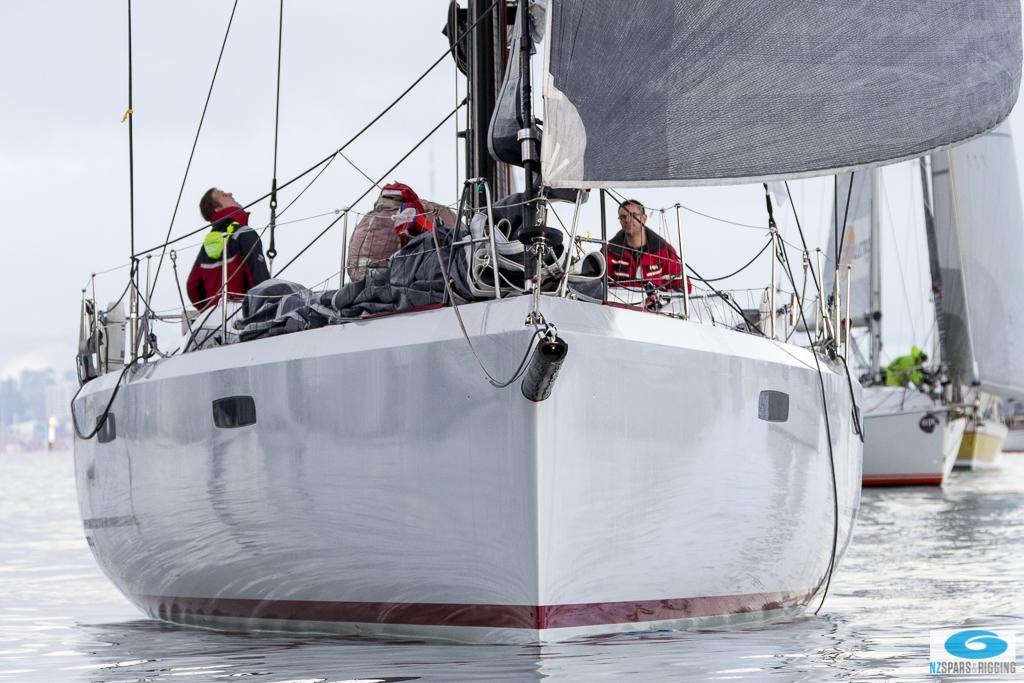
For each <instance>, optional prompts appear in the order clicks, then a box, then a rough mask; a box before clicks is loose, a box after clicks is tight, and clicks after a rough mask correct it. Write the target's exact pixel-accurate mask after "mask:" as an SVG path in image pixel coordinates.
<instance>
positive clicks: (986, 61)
mask: <svg viewBox="0 0 1024 683" xmlns="http://www.w3.org/2000/svg"><path fill="white" fill-rule="evenodd" d="M549 16H550V22H549V30H548V42H549V45H548V49H547V60H546V66H547V69H546V78H545V84H544V94H545V113H544V121H545V131H544V139H543V152H542V168H543V174H544V181H545V183H546V184H548V185H552V186H561V187H602V186H620V187H621V186H630V185H646V186H650V185H659V184H663V185H687V184H703V183H735V182H742V181H745V180H751V179H759V180H761V179H765V178H772V177H799V176H806V175H817V174H825V173H835V172H837V171H839V170H849V169H852V168H856V167H861V166H866V165H873V164H879V163H883V162H887V161H892V160H896V159H904V158H911V157H916V156H920V155H922V154H925V153H927V152H928V151H929V150H933V149H937V148H940V147H943V146H945V145H950V144H953V143H956V142H959V141H962V140H965V139H967V138H970V137H972V136H974V135H978V134H979V133H982V132H984V131H986V130H989V129H990V128H992V127H994V126H995V125H997V124H998V123H999V122H1000V121H1002V120H1003V119H1004V118H1005V117H1006V115H1007V114H1008V113H1009V112H1010V109H1011V108H1012V107H1013V104H1014V102H1015V101H1016V98H1017V91H1018V88H1019V85H1020V70H1021V35H1020V34H1021V28H1020V27H1021V18H1020V2H1019V0H934V1H931V2H892V1H891V0H859V1H858V0H854V1H852V2H851V1H845V2H837V1H832V2H802V1H799V0H772V1H771V2H769V1H767V0H701V1H699V2H698V1H697V0H635V1H634V2H629V3H625V2H620V1H618V0H552V2H551V4H550V8H549Z"/></svg>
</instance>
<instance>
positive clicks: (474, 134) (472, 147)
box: [466, 0, 505, 197]
mask: <svg viewBox="0 0 1024 683" xmlns="http://www.w3.org/2000/svg"><path fill="white" fill-rule="evenodd" d="M491 4H492V3H491V2H488V1H487V0H469V16H468V25H469V26H473V25H474V24H476V26H474V28H473V33H472V35H471V36H470V40H469V41H468V43H469V63H468V67H469V73H468V74H467V83H468V86H469V87H468V90H469V134H468V135H467V137H466V157H467V159H466V160H467V163H466V177H467V178H486V179H487V184H488V186H489V187H490V188H491V192H492V193H493V194H494V195H495V196H496V197H500V196H501V193H499V192H498V190H499V184H498V181H499V173H498V162H497V161H496V160H494V159H493V158H492V157H491V155H490V152H489V151H488V149H487V135H488V131H489V130H490V124H491V115H492V114H493V113H494V104H495V101H496V99H497V92H498V84H499V83H500V79H501V74H502V65H503V61H504V59H503V58H502V56H501V54H500V50H501V49H502V48H501V44H502V43H504V23H505V16H504V15H505V12H504V10H505V5H504V2H499V3H498V5H497V6H495V7H494V9H490V8H491ZM488 12H490V14H489V15H488V16H484V15H485V14H487V13H488ZM481 17H483V19H482V20H481ZM477 22H479V23H477ZM499 40H500V42H499Z"/></svg>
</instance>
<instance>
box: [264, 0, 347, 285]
mask: <svg viewBox="0 0 1024 683" xmlns="http://www.w3.org/2000/svg"><path fill="white" fill-rule="evenodd" d="M280 8H281V9H280V12H279V13H278V23H277V91H276V94H275V96H274V174H273V177H272V179H271V181H270V245H269V246H268V247H267V262H268V263H267V270H268V271H269V272H270V274H271V275H273V272H274V257H275V256H277V246H276V245H275V242H274V232H275V228H276V227H277V134H278V129H279V122H280V120H281V42H282V37H283V36H284V0H281V1H280ZM339 153H340V152H339Z"/></svg>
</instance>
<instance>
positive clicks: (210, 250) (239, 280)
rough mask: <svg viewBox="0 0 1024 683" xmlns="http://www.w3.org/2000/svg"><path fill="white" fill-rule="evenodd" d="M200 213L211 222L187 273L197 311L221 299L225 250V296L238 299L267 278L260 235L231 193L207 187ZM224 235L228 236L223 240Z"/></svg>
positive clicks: (193, 303) (268, 273) (267, 272)
mask: <svg viewBox="0 0 1024 683" xmlns="http://www.w3.org/2000/svg"><path fill="white" fill-rule="evenodd" d="M199 213H201V214H202V215H203V218H204V219H205V220H207V221H208V222H209V223H210V227H211V230H210V232H209V233H208V234H207V235H206V238H205V239H204V240H203V246H202V248H201V249H200V250H199V253H198V254H197V255H196V262H195V264H194V265H193V266H192V272H191V273H189V276H188V298H189V299H191V300H192V305H193V306H195V307H196V308H197V309H199V310H200V311H201V310H203V309H205V308H209V307H210V306H215V305H217V302H219V301H220V294H221V285H222V284H223V280H222V279H221V273H222V272H223V267H224V249H225V248H227V259H228V295H229V298H231V299H240V298H241V297H242V295H244V294H245V293H246V292H248V291H249V290H250V289H252V288H253V287H254V286H256V285H258V284H259V283H261V282H263V281H264V280H266V279H268V278H269V277H270V272H269V271H268V270H267V262H266V260H265V259H264V258H263V245H262V243H261V242H260V237H259V235H257V234H256V231H255V230H253V229H252V228H250V227H249V214H248V213H247V212H246V211H245V210H244V209H242V207H241V205H240V204H239V203H238V202H237V201H235V197H234V195H232V194H231V193H230V192H224V191H222V190H218V189H217V188H215V187H212V188H210V189H209V190H207V191H206V193H205V194H204V195H203V197H202V199H200V200H199ZM225 235H226V236H227V239H225Z"/></svg>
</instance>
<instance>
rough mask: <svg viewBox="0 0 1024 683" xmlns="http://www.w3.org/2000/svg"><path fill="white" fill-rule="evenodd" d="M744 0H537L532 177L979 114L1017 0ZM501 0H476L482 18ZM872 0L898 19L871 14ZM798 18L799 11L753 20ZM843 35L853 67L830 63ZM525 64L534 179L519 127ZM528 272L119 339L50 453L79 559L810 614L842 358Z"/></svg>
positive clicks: (849, 447) (421, 597)
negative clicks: (61, 453) (374, 304)
mask: <svg viewBox="0 0 1024 683" xmlns="http://www.w3.org/2000/svg"><path fill="white" fill-rule="evenodd" d="M746 4H747V5H749V8H748V9H752V10H754V9H757V10H758V11H751V12H749V13H744V12H742V11H739V10H738V9H737V5H736V3H735V2H729V3H725V2H720V3H712V4H710V5H707V6H704V7H702V9H701V12H700V17H701V21H696V22H695V21H693V20H692V19H693V18H694V13H693V7H692V4H691V3H688V2H682V1H676V2H653V3H645V4H643V5H642V6H637V7H632V8H631V11H630V12H629V13H628V15H623V13H622V12H621V7H620V6H619V5H618V3H611V2H606V1H601V2H595V1H594V0H586V2H583V1H582V0H552V2H551V3H550V4H549V14H548V19H547V36H548V40H547V48H546V50H545V53H546V55H545V73H544V96H545V101H546V108H545V122H546V123H545V128H544V134H543V143H542V144H543V152H542V154H541V156H540V159H541V166H540V169H539V170H540V171H541V174H542V175H541V176H540V177H541V179H542V182H543V184H544V185H545V186H550V187H581V188H605V187H621V186H631V185H643V184H659V183H662V184H669V183H671V184H685V183H695V182H706V181H708V180H711V181H715V182H736V181H737V180H740V179H750V178H760V177H767V176H779V177H787V176H789V177H796V176H800V175H806V174H811V173H831V172H833V171H834V170H835V169H837V168H841V167H847V166H857V165H862V164H871V163H876V162H878V161H880V160H882V159H894V158H903V157H908V156H916V155H919V154H921V153H924V152H926V151H927V150H928V149H931V148H934V147H937V146H942V145H947V144H951V143H953V142H956V141H957V140H960V139H963V138H965V137H969V136H971V135H974V134H976V133H978V132H980V131H982V130H984V129H985V128H987V127H989V126H991V125H993V124H994V123H995V122H996V121H998V120H1000V119H1002V118H1003V117H1005V116H1006V114H1007V113H1008V111H1009V108H1010V106H1011V105H1012V103H1013V102H1014V100H1015V98H1016V92H1017V88H1018V84H1019V77H1020V35H1019V34H1020V32H1019V7H1017V6H1016V5H1011V4H1009V3H1004V2H986V3H980V4H973V5H972V6H971V7H970V8H969V12H968V9H964V10H962V11H961V10H954V11H950V12H948V13H942V14H941V16H938V17H936V16H932V15H931V14H929V13H927V12H918V11H917V10H914V9H913V8H910V9H907V8H899V9H894V8H891V6H889V5H888V4H887V3H883V2H877V3H872V5H873V6H872V7H868V8H865V7H861V6H858V7H856V8H850V9H849V10H845V9H840V8H838V6H828V7H820V8H817V7H810V6H805V4H804V3H790V4H789V6H788V10H789V11H783V10H784V9H785V8H781V7H780V6H779V5H778V3H771V4H770V5H769V4H767V3H756V2H755V3H746ZM982 5H983V6H982ZM493 6H494V5H493V4H491V5H490V6H488V5H487V4H485V3H483V2H477V1H476V0H473V2H471V3H470V7H469V17H470V21H471V24H472V25H474V26H478V29H477V32H476V33H474V38H478V37H479V36H480V33H479V30H480V29H479V27H480V26H483V25H485V24H481V23H480V21H479V20H480V19H483V18H485V17H486V16H487V13H488V12H489V11H490V9H489V8H490V7H493ZM504 6H505V5H504V4H503V3H502V4H501V7H504ZM525 10H526V3H525V2H520V3H519V15H520V16H522V15H523V14H525ZM497 14H498V13H496V14H495V16H497ZM885 17H888V18H890V19H893V20H894V21H882V22H881V23H880V24H878V23H876V22H875V20H876V19H879V18H885ZM1008 17H1010V19H1013V17H1016V19H1013V20H1010V19H1008ZM895 20H899V21H895ZM945 22H951V23H950V27H948V28H952V26H955V27H956V29H957V30H956V31H955V32H954V31H952V30H946V28H943V27H944V26H945ZM878 25H882V26H887V27H890V29H891V30H892V35H889V36H886V37H885V39H884V40H879V39H878V38H877V36H875V35H874V34H875V32H876V31H877V30H878V29H877V26H878ZM965 25H967V26H968V27H969V28H970V31H969V33H970V34H971V36H972V37H971V40H969V41H966V42H964V43H962V44H961V45H960V47H959V48H957V47H956V46H953V45H940V46H938V47H937V48H936V50H935V54H934V55H932V57H934V58H929V59H926V60H924V62H922V61H921V57H922V55H921V52H920V51H921V50H922V49H926V47H923V46H927V45H929V44H935V41H934V36H936V35H960V36H962V35H964V26H965ZM794 27H796V28H795V29H794ZM830 27H831V28H830ZM840 27H841V29H842V30H840ZM971 27H973V28H971ZM498 28H499V29H503V24H501V23H499V24H498ZM794 30H796V31H797V32H798V33H802V34H806V35H812V34H813V35H816V36H817V37H816V38H815V39H814V40H809V41H791V40H788V39H781V40H778V41H776V40H773V39H772V38H774V37H778V36H780V35H790V34H791V33H792V31H794ZM524 33H525V32H524ZM918 34H920V35H922V36H926V37H927V40H913V41H911V39H913V38H914V37H915V36H917V35H918ZM757 36H763V38H764V40H765V41H766V43H765V46H764V47H765V48H767V47H768V46H769V45H770V47H771V49H770V50H769V49H763V50H761V49H757V48H756V46H755V45H754V44H753V43H752V42H751V41H752V39H754V38H756V37H757ZM829 36H831V38H829ZM857 36H860V38H861V40H859V41H858V40H857ZM524 39H525V36H524ZM908 42H912V43H913V44H914V45H915V47H914V48H913V50H912V51H909V50H907V51H901V49H900V48H899V46H902V45H905V44H907V43H908ZM882 43H884V45H883V44H882ZM868 46H872V47H871V48H870V49H872V50H874V51H875V52H874V54H875V55H876V56H877V59H878V61H877V64H875V63H874V62H865V61H864V60H862V59H859V60H854V59H842V58H836V59H826V58H824V57H836V56H837V55H840V56H841V54H845V52H848V51H850V50H854V51H859V50H862V49H867V47H868ZM638 47H643V49H640V50H638V49H637V48H638ZM674 47H677V48H678V49H674ZM976 51H977V52H976ZM484 52H486V50H485V51H484ZM526 52H527V53H528V50H527V51H526ZM492 54H493V52H492ZM515 54H516V52H515V47H513V52H512V55H513V58H514V57H515ZM475 55H476V56H475V57H472V58H471V61H478V60H480V59H482V58H483V57H482V55H483V53H482V52H480V51H479V50H477V51H475ZM1000 60H1002V61H1000ZM523 62H524V64H523V66H524V68H523V69H521V70H520V71H519V75H520V76H522V77H523V79H522V80H523V83H522V84H521V86H520V90H519V92H518V93H517V94H518V95H520V96H521V97H520V99H521V101H522V102H523V103H524V104H523V106H522V107H521V108H519V111H518V114H519V115H521V116H522V123H521V126H520V129H519V131H518V138H519V140H520V141H522V142H523V144H524V146H523V148H522V150H523V162H524V166H525V167H526V177H527V180H528V181H530V180H531V179H532V177H533V175H532V174H533V171H535V170H537V169H536V166H537V164H536V161H537V156H536V155H535V148H534V146H533V145H534V141H535V138H536V136H537V135H538V132H537V128H536V126H535V124H534V122H533V120H532V115H531V111H530V108H529V101H530V91H529V82H530V79H529V70H528V63H529V60H528V59H524V60H523ZM920 63H927V64H928V74H927V77H926V78H919V77H918V76H920V74H918V73H917V72H916V67H915V65H916V64H920ZM995 63H1005V68H1004V69H1002V70H1000V69H993V68H992V65H993V64H995ZM808 65H813V66H814V68H812V69H810V70H809V69H808ZM981 65H984V67H983V68H982V66H981ZM819 69H822V71H821V72H819V71H818V70H819ZM851 69H853V70H854V71H855V72H856V73H853V72H851ZM698 71H699V75H698ZM474 72H475V73H476V74H477V75H478V76H479V72H478V71H477V70H474ZM510 72H512V73H514V72H515V69H510ZM894 74H897V75H898V74H902V77H899V76H897V77H896V78H895V80H894V78H893V77H894ZM483 80H484V81H486V80H487V79H486V78H484V79H483ZM837 83H840V84H844V85H845V89H842V90H840V91H837V88H836V84H837ZM893 83H896V84H898V86H899V87H898V88H897V89H896V90H895V91H894V90H892V88H891V85H892V84H893ZM766 84H770V85H766ZM935 84H942V87H941V88H939V89H938V90H936V85H935ZM627 86H628V87H627ZM478 87H479V84H478V83H476V84H472V86H471V98H473V99H474V107H477V108H479V107H480V106H481V101H482V98H481V97H480V96H475V95H474V92H479V91H478V90H477V91H474V90H473V88H478ZM766 88H767V90H766ZM769 91H770V92H769ZM953 91H956V92H953ZM608 93H613V94H614V93H620V94H621V95H620V96H617V97H616V98H612V100H610V99H609V97H608ZM757 93H761V94H762V95H765V96H764V97H757ZM790 95H792V96H793V97H792V98H791V97H790ZM968 95H972V96H971V97H968ZM752 98H753V99H754V100H757V101H758V102H759V104H758V105H757V106H752V101H753V100H752ZM950 98H951V99H950ZM613 100H614V101H613ZM947 100H948V101H949V102H956V103H957V106H956V107H950V106H943V105H942V103H943V102H947ZM964 101H971V102H975V103H977V104H978V106H977V107H976V108H975V109H974V110H973V111H970V112H965V111H964V109H963V107H961V106H960V103H962V102H964ZM711 102H715V104H714V106H713V109H714V111H716V112H719V113H714V114H709V113H707V112H708V107H709V104H710V103H711ZM907 102H912V103H913V107H909V108H906V110H905V111H904V108H903V104H904V103H907ZM922 102H929V103H931V104H933V105H934V106H924V107H922V105H921V103H922ZM795 103H799V105H800V106H801V107H805V108H806V109H807V112H808V114H809V115H808V116H798V115H794V111H793V108H792V107H793V106H794V104H795ZM893 105H895V106H893ZM882 110H885V111H882ZM922 110H923V111H924V112H926V115H925V116H922V114H921V112H922ZM721 112H731V116H729V117H723V116H720V115H719V114H720V113H721ZM812 113H813V116H811V115H810V114H812ZM851 117H853V118H858V120H861V121H862V123H863V124H864V125H863V126H859V125H858V126H852V125H850V121H851ZM471 118H474V117H471ZM727 119H728V120H727ZM812 119H817V120H813V121H812ZM922 119H927V120H926V121H922ZM475 120H476V123H475V124H474V125H475V126H476V128H475V133H474V135H476V136H478V137H477V138H476V139H477V141H479V140H480V139H482V138H481V137H479V133H480V130H479V121H480V119H475ZM484 120H486V119H484ZM683 138H686V140H684V139H683ZM477 144H479V142H477ZM623 150H629V151H630V154H629V155H628V156H626V155H623ZM754 150H756V151H754ZM474 170H476V169H474ZM484 177H486V176H484ZM480 184H481V183H477V182H476V181H474V183H473V185H474V186H477V187H478V186H479V185H480ZM490 184H491V186H494V183H493V182H491V183H490ZM527 187H528V192H529V191H530V190H531V189H535V188H531V183H530V182H528V184H527ZM533 196H536V195H531V194H528V195H527V199H528V200H529V199H530V198H531V197H533ZM479 205H480V208H481V211H480V212H479V213H480V215H481V216H486V215H487V213H488V210H489V209H490V208H491V207H490V205H489V203H487V202H485V201H483V200H481V201H480V203H479ZM528 206H529V204H528ZM537 215H541V216H542V212H532V211H531V212H528V215H527V218H528V220H527V222H525V223H524V225H525V226H526V227H527V228H530V227H531V226H535V227H536V230H535V231H534V232H533V233H532V234H533V237H531V238H530V239H529V240H528V244H527V248H528V249H531V250H534V252H535V253H539V254H543V253H544V249H545V245H544V242H543V240H547V239H551V233H550V232H548V231H546V230H544V229H542V228H543V224H542V223H538V224H536V225H535V224H534V223H533V222H532V221H533V220H534V219H535V218H536V216H537ZM482 220H484V219H482ZM485 222H486V225H487V227H488V229H489V230H490V232H489V233H488V235H487V236H488V237H489V239H490V242H491V247H490V248H491V250H492V252H493V250H494V243H495V238H496V236H495V234H494V228H493V226H492V224H491V222H490V221H489V220H485ZM572 236H573V235H572V234H570V238H571V237H572ZM484 252H485V253H486V252H487V248H484ZM490 258H491V259H492V263H497V261H498V259H497V254H496V253H491V254H490ZM484 272H489V271H487V270H486V269H485V271H484ZM534 285H535V286H534V288H533V290H532V292H531V293H532V294H533V296H503V297H500V298H498V297H491V298H489V299H482V300H478V301H474V302H471V303H464V304H463V305H461V306H459V307H458V308H454V307H452V306H443V307H442V306H434V307H431V308H430V309H429V310H419V311H413V312H405V313H402V314H399V315H390V316H385V317H378V318H367V319H362V320H357V321H350V322H346V323H345V324H337V325H328V326H326V327H322V328H320V329H314V330H307V331H303V332H296V333H294V334H287V335H281V336H275V337H269V338H264V339H258V340H255V341H248V342H244V343H241V344H235V345H228V346H224V347H220V348H208V349H205V350H200V351H194V352H191V353H185V354H180V355H174V356H172V357H169V358H164V359H159V360H155V362H139V361H138V359H137V358H136V357H134V356H132V357H131V362H130V365H129V366H128V368H127V369H126V370H125V371H124V372H122V373H117V372H110V373H108V374H105V375H102V376H100V377H98V378H96V379H92V380H91V381H89V382H88V383H87V384H85V386H84V387H83V389H82V391H81V392H80V395H79V396H78V397H77V399H76V401H75V403H74V412H75V416H76V420H77V422H78V424H79V425H82V426H91V425H97V430H98V433H97V438H92V439H86V438H79V439H78V440H77V441H76V446H75V468H76V476H77V482H78V492H79V501H80V506H81V511H82V516H83V520H84V526H85V529H86V534H87V537H88V540H89V544H90V547H91V548H92V550H93V552H94V554H95V556H96V558H97V561H98V562H99V564H100V566H101V567H102V568H103V570H104V571H105V572H106V574H107V575H108V576H109V577H110V578H111V580H112V581H113V582H114V583H115V585H117V587H118V588H119V589H120V590H121V591H122V592H124V593H125V595H127V596H128V597H129V599H131V600H132V601H133V602H135V603H136V604H137V605H138V606H139V607H140V608H141V609H142V610H143V611H145V612H146V613H147V614H149V615H151V616H153V617H156V618H161V619H165V620H169V621H173V622H177V623H183V624H198V625H203V626H213V627H224V628H245V629H266V628H269V629H296V630H303V631H332V632H341V633H357V634H366V635H392V636H403V637H406V636H407V637H425V638H441V639H449V640H458V641H468V642H542V641H549V640H559V639H564V638H571V637H577V636H581V635H587V634H594V633H607V632H612V631H627V630H628V631H635V630H649V629H661V628H670V627H671V628H677V627H679V628H681V627H692V626H703V625H721V624H730V623H736V622H739V621H745V620H751V619H765V618H771V617H777V616H784V615H791V614H796V613H799V612H801V611H803V610H804V609H805V608H806V607H807V606H808V605H809V604H810V602H811V600H812V599H813V597H814V596H815V595H820V594H821V591H822V590H823V589H827V582H828V579H829V577H830V575H831V572H832V570H833V569H834V567H835V565H836V563H837V562H838V561H839V560H840V559H841V557H842V554H843V551H844V550H845V548H846V546H847V544H848V543H849V540H850V535H851V532H852V526H853V523H854V518H855V516H856V511H857V507H858V503H859V491H860V480H861V443H860V440H859V438H858V436H857V433H858V431H859V425H857V424H856V419H857V418H856V410H855V406H856V404H857V402H859V400H860V397H859V393H860V392H859V385H857V383H856V380H852V379H851V378H850V377H849V376H848V373H847V372H846V371H844V368H843V366H842V365H841V364H838V363H836V362H834V361H833V360H832V358H831V357H830V356H829V355H828V354H826V353H822V352H821V351H819V350H817V349H808V348H802V347H800V346H798V345H796V344H791V343H786V342H783V341H780V340H777V339H773V338H771V337H772V336H773V335H762V334H753V333H750V332H746V331H739V330H735V329H731V328H730V327H725V326H722V325H716V324H714V323H713V322H701V321H699V320H697V319H696V318H695V317H693V316H691V317H689V318H687V316H686V315H685V314H684V315H683V316H680V317H682V318H683V319H680V317H670V316H666V315H658V314H653V313H649V312H645V311H642V310H626V309H624V308H620V307H613V306H603V305H600V304H595V303H588V302H586V301H583V300H578V299H574V298H573V297H572V296H570V295H568V294H569V293H568V292H567V291H566V290H565V289H564V288H555V289H551V290H550V291H549V290H548V288H545V291H544V292H543V293H542V292H541V290H540V287H539V286H536V285H537V283H536V282H535V283H534ZM506 293H507V290H506ZM459 316H461V317H459ZM524 320H526V321H527V322H528V324H526V325H524ZM552 323H553V324H556V325H557V334H555V333H554V330H553V328H550V327H548V325H550V324H552ZM805 327H806V325H805ZM538 332H540V334H541V335H542V336H543V341H542V342H541V343H540V348H539V350H538V351H537V352H536V353H535V354H534V355H533V356H532V359H533V360H529V358H530V356H529V355H528V356H527V360H528V366H529V368H530V369H529V372H530V373H534V372H535V371H538V370H539V374H541V375H543V377H542V379H545V380H546V382H545V383H544V384H543V388H544V392H539V393H538V392H535V391H534V392H531V391H529V390H527V388H526V387H525V386H524V387H523V388H522V389H521V390H519V389H517V387H516V386H512V387H511V388H505V389H497V388H494V387H492V386H489V385H488V383H487V382H485V381H484V380H483V377H482V370H483V367H482V366H485V367H486V368H487V369H488V371H489V372H491V373H492V375H494V376H501V377H514V376H515V375H516V370H517V368H519V367H522V366H521V365H520V361H521V360H523V359H524V351H527V350H528V349H529V348H530V345H531V343H534V340H535V339H536V338H537V334H538ZM94 333H95V330H93V334H94ZM89 336H90V335H86V337H89ZM832 341H833V342H834V340H832ZM470 342H471V343H472V346H470V344H469V343H470ZM130 348H137V347H136V346H135V345H134V343H133V344H131V345H130ZM566 348H568V353H567V354H566ZM833 348H834V346H833ZM557 362H561V363H562V365H561V370H560V373H558V375H557V381H554V377H553V373H552V372H551V371H552V369H553V368H557V365H555V363H557ZM545 373H546V374H545ZM532 376H533V375H530V374H528V375H527V379H528V380H529V379H530V378H531V377H532ZM534 379H536V377H534ZM534 388H536V386H535V385H534ZM115 392H117V393H116V396H115ZM548 394H549V395H548ZM626 394H628V395H629V396H630V398H629V399H628V400H627V399H625V398H624V395H626Z"/></svg>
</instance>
